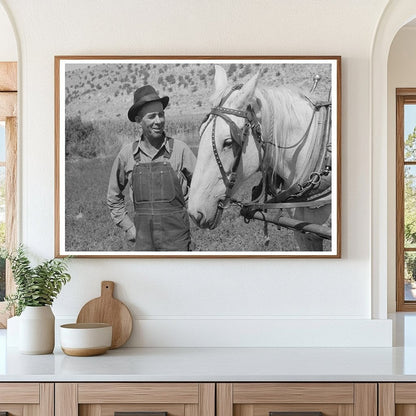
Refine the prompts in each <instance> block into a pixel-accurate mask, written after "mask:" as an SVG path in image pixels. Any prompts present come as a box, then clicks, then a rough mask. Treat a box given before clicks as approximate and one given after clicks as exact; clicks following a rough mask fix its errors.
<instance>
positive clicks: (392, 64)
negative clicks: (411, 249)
mask: <svg viewBox="0 0 416 416" xmlns="http://www.w3.org/2000/svg"><path fill="white" fill-rule="evenodd" d="M415 45H416V26H411V27H404V28H402V29H401V30H400V31H399V32H398V33H397V35H396V36H395V38H394V40H393V43H392V44H391V48H390V54H389V63H388V132H387V137H388V141H387V143H388V144H387V146H388V164H387V172H388V178H389V179H388V187H387V192H388V201H389V205H388V213H389V220H388V224H389V228H388V235H389V238H388V242H389V244H388V250H389V253H390V254H389V256H388V257H389V259H390V261H389V263H388V266H389V267H388V276H389V279H388V282H389V290H388V293H389V296H388V309H389V311H390V312H394V311H395V309H396V300H395V295H396V279H395V277H396V262H395V250H396V244H395V233H396V227H395V223H396V217H395V198H396V182H395V170H396V158H395V156H396V88H415V87H416V47H415Z"/></svg>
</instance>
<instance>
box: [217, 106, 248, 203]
mask: <svg viewBox="0 0 416 416" xmlns="http://www.w3.org/2000/svg"><path fill="white" fill-rule="evenodd" d="M222 110H223V108H219V107H217V108H213V109H212V110H211V114H212V115H213V116H214V119H213V125H212V135H211V143H212V150H213V152H214V157H215V160H216V162H217V165H218V168H219V170H220V173H221V176H222V179H223V181H224V185H225V187H226V193H225V198H226V201H227V202H228V200H229V199H230V197H231V191H232V189H233V187H234V184H235V180H236V176H237V169H238V166H239V164H240V160H241V155H242V153H243V148H244V144H245V142H246V139H247V137H248V132H249V130H250V123H249V122H248V120H247V117H246V114H247V112H245V111H239V110H232V111H233V115H237V114H236V113H237V112H238V117H244V118H246V122H245V124H244V127H243V128H242V129H240V128H239V127H238V126H237V125H236V124H235V123H234V121H232V120H231V119H230V118H229V117H228V116H226V115H225V114H224V113H223V111H222ZM225 110H231V109H225ZM227 112H228V111H227ZM217 117H221V118H222V119H223V120H224V121H225V122H226V123H227V124H228V125H229V127H230V132H231V139H232V140H233V142H234V143H236V144H237V145H238V150H237V154H236V156H235V158H234V163H233V166H232V168H231V173H230V175H229V176H228V175H227V173H226V172H225V169H224V165H223V164H222V162H221V159H220V156H219V154H218V148H217V144H216V141H215V126H216V121H217Z"/></svg>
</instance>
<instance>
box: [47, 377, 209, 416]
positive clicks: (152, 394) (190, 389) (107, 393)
mask: <svg viewBox="0 0 416 416" xmlns="http://www.w3.org/2000/svg"><path fill="white" fill-rule="evenodd" d="M55 403H56V405H55V415H56V416H114V415H116V414H117V413H119V414H122V413H125V414H128V415H129V416H130V415H131V416H135V415H136V414H137V415H138V416H215V384H213V383H57V384H56V386H55Z"/></svg>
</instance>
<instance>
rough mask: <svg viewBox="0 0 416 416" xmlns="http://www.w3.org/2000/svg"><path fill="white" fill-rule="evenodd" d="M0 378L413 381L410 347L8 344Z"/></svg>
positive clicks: (415, 358)
mask: <svg viewBox="0 0 416 416" xmlns="http://www.w3.org/2000/svg"><path fill="white" fill-rule="evenodd" d="M0 381H40V382H42V381H43V382H47V381H53V382H63V381H73V382H81V381H85V382H88V381H120V382H121V381H126V382H132V381H137V382H156V381H162V382H163V381H171V382H173V381H182V382H186V381H189V382H195V381H200V382H204V381H205V382H215V381H218V382H221V381H230V382H231V381H234V382H236V381H276V382H277V381H416V348H401V347H396V348H119V349H117V350H111V351H108V352H107V353H105V354H104V355H101V356H96V357H70V356H67V355H65V354H64V353H63V352H62V351H60V350H58V349H56V350H55V353H54V354H49V355H22V354H20V353H19V352H18V351H17V350H16V349H11V348H9V349H8V350H6V351H5V353H4V354H3V355H2V357H1V360H0Z"/></svg>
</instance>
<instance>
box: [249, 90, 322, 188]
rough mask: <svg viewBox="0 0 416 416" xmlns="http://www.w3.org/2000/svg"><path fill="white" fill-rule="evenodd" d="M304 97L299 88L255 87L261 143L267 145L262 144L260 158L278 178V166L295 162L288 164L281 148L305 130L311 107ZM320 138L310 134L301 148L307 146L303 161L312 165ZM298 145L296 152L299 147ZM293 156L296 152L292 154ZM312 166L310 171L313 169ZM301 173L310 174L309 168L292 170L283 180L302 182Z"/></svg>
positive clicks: (295, 140) (310, 115) (296, 139)
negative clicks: (263, 142)
mask: <svg viewBox="0 0 416 416" xmlns="http://www.w3.org/2000/svg"><path fill="white" fill-rule="evenodd" d="M306 97H307V95H306V94H305V92H304V91H302V90H301V89H300V88H297V87H294V86H283V85H281V86H279V87H269V86H258V87H257V88H256V91H255V94H254V99H255V101H257V103H258V104H259V105H260V107H261V108H260V112H261V126H262V136H263V140H264V141H266V142H269V143H272V144H270V145H266V153H265V156H264V160H263V163H264V166H265V168H266V169H267V168H268V169H270V170H271V172H272V173H273V174H278V175H281V171H282V167H283V166H284V165H285V164H286V165H287V164H288V163H291V164H293V165H295V164H296V161H295V160H290V161H288V157H287V154H286V151H285V150H286V149H285V148H290V147H291V146H293V145H294V144H296V143H297V142H299V141H300V140H301V139H302V136H303V135H304V134H305V133H306V131H307V127H308V125H309V124H310V122H311V117H312V114H313V111H312V105H311V104H310V102H309V101H308V100H307V98H306ZM319 139H320V138H319V137H316V135H313V134H311V136H310V137H308V139H307V140H305V141H304V143H303V144H302V145H301V146H303V145H307V146H308V150H307V156H306V160H308V161H310V163H311V165H312V164H314V163H315V162H314V161H315V160H316V158H317V156H318V154H319V151H320V148H319V143H315V142H312V141H315V140H316V141H318V140H319ZM301 146H299V149H298V150H300V148H301ZM294 157H297V153H295V154H294ZM314 168H315V166H314V167H313V168H312V169H314ZM305 171H309V172H307V175H309V174H310V172H311V171H310V169H308V167H305V169H303V171H300V170H299V169H297V170H296V169H293V170H292V173H291V176H290V177H286V178H285V177H283V178H282V179H283V181H284V182H285V183H286V185H287V186H288V185H290V184H293V183H295V182H299V181H303V180H304V177H303V176H304V175H305V173H304V172H305Z"/></svg>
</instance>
